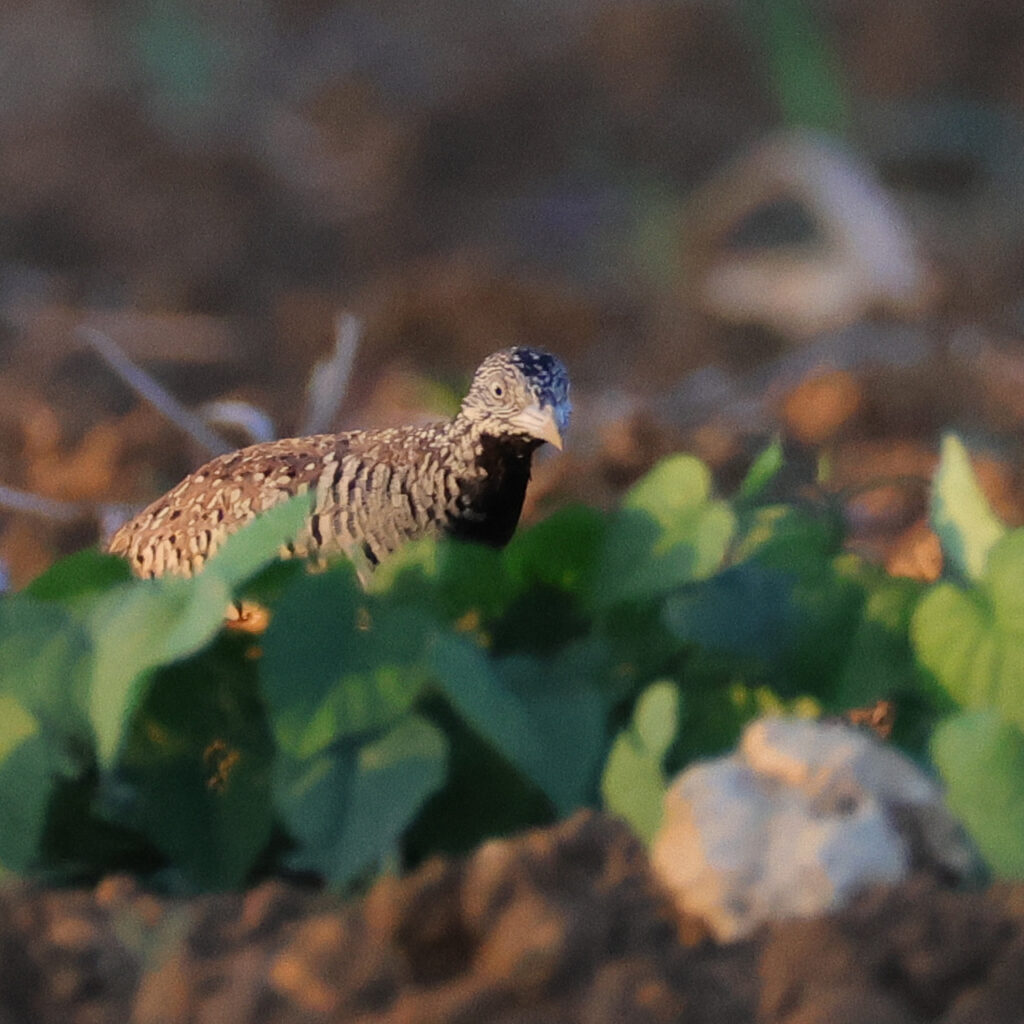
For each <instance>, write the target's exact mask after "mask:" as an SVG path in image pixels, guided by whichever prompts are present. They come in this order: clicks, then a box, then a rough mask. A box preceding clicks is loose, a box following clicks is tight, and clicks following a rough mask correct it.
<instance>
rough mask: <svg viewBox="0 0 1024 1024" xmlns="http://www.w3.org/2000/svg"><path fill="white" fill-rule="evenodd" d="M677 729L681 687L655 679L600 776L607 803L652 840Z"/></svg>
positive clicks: (656, 827)
mask: <svg viewBox="0 0 1024 1024" xmlns="http://www.w3.org/2000/svg"><path fill="white" fill-rule="evenodd" d="M678 728H679V690H678V688H677V687H676V686H675V684H674V683H671V682H668V681H660V682H656V683H652V684H651V685H650V686H649V687H648V688H647V689H646V690H645V691H644V692H643V693H642V694H641V696H640V699H639V700H638V701H637V705H636V708H635V709H634V711H633V720H632V722H631V724H630V725H629V727H628V728H626V729H623V730H622V732H620V733H619V735H618V736H617V737H616V738H615V742H614V743H613V744H612V748H611V751H610V753H609V755H608V760H607V762H606V763H605V768H604V774H603V775H602V778H601V797H602V799H603V800H604V805H605V807H606V808H607V809H608V810H609V811H611V812H612V813H613V814H618V815H619V816H620V817H622V818H624V819H625V820H626V821H628V822H629V824H630V825H631V826H632V828H633V830H634V831H635V832H636V834H637V835H638V836H640V837H641V838H642V839H643V840H644V841H645V842H648V843H650V842H651V841H652V840H653V839H654V836H655V834H656V833H657V831H658V827H659V825H660V824H661V815H662V804H663V802H664V797H665V787H666V785H667V780H666V778H665V773H664V770H663V768H662V763H663V761H664V758H665V754H666V753H667V752H668V749H669V747H671V745H672V743H673V742H674V741H675V737H676V732H677V730H678Z"/></svg>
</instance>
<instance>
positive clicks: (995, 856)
mask: <svg viewBox="0 0 1024 1024" xmlns="http://www.w3.org/2000/svg"><path fill="white" fill-rule="evenodd" d="M932 757H933V759H934V761H935V764H936V765H937V767H938V769H939V771H940V773H941V774H942V778H943V781H944V782H945V784H946V800H947V802H948V803H949V807H950V809H951V810H952V811H953V813H954V814H955V815H956V816H957V817H958V818H960V820H961V821H963V822H964V824H965V825H966V826H967V829H968V831H969V832H970V834H971V837H972V838H973V839H974V841H975V843H976V844H977V846H978V849H979V850H980V851H981V853H982V855H983V856H984V858H985V860H986V861H987V862H988V864H989V865H990V866H991V867H992V869H993V870H994V871H995V872H996V874H998V875H1000V876H1002V877H1004V878H1017V879H1019V878H1024V734H1022V733H1021V731H1020V729H1019V728H1018V727H1017V726H1016V725H1014V724H1012V723H1011V722H1007V721H1004V720H1001V719H1000V717H999V716H998V715H997V714H996V713H995V712H993V711H975V712H969V713H962V714H959V715H955V716H953V717H952V718H949V719H947V720H946V721H944V722H943V723H941V724H940V725H939V726H938V728H937V729H936V730H935V733H934V735H933V737H932Z"/></svg>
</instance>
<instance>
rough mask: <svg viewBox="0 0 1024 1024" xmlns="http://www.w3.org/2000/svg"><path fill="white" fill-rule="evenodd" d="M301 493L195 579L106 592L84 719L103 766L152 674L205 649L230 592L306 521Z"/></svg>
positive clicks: (98, 609)
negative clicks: (87, 707)
mask: <svg viewBox="0 0 1024 1024" xmlns="http://www.w3.org/2000/svg"><path fill="white" fill-rule="evenodd" d="M308 504H309V498H308V496H306V495H299V496H298V497H297V498H292V499H291V500H289V501H286V502H284V503H283V504H281V505H278V506H277V507H275V508H273V509H270V510H269V511H268V512H265V513H264V514H263V515H261V516H258V517H257V518H256V519H254V520H253V521H252V522H250V523H248V524H247V525H246V526H245V527H243V528H242V529H241V530H239V531H238V532H237V533H235V534H233V535H232V536H230V537H228V539H227V540H226V541H225V542H224V544H223V546H222V548H221V549H220V550H219V551H218V552H217V553H216V555H214V556H213V557H212V558H211V559H210V560H209V562H208V563H207V564H206V566H205V568H204V569H203V571H202V572H200V573H199V574H198V575H197V576H196V577H195V578H194V579H183V578H179V577H173V576H164V577H162V578H161V579H157V580H136V581H134V582H133V583H125V584H122V585H121V586H119V587H115V588H114V589H113V590H111V591H109V592H108V593H106V594H104V596H103V597H102V598H101V599H100V600H99V601H98V602H97V603H96V605H95V607H94V608H93V610H92V613H91V616H90V623H91V632H92V640H93V647H94V650H95V659H94V668H93V684H92V693H91V698H90V711H89V716H90V720H91V721H92V726H93V729H94V730H95V733H96V740H97V746H98V753H99V757H100V762H101V763H102V764H103V765H105V766H106V765H110V764H111V763H112V762H113V759H114V758H115V756H116V754H117V750H118V748H119V746H120V743H121V739H122V735H123V732H124V729H125V727H126V725H127V722H128V721H129V719H130V716H131V714H132V713H133V711H134V709H135V707H136V705H137V704H138V702H139V700H140V699H141V698H142V696H143V695H144V693H145V690H146V687H147V686H148V685H149V683H150V681H151V680H152V677H153V672H154V670H155V669H156V668H158V667H159V666H161V665H168V664H171V663H172V662H175V661H177V660H179V659H180V658H184V657H187V656H188V655H190V654H194V653H195V652H196V651H198V650H200V649H201V648H203V647H205V646H206V645H207V644H208V643H209V642H210V641H211V640H212V639H213V637H214V636H216V634H217V632H218V631H219V630H220V628H221V626H222V624H223V622H224V616H225V613H226V612H227V609H228V605H229V603H230V601H231V598H232V596H233V593H234V591H235V590H236V589H237V587H238V586H239V585H240V584H241V583H243V582H244V581H245V580H247V579H249V578H250V577H251V576H253V575H254V574H255V573H256V572H258V571H259V570H260V569H261V568H262V567H264V566H266V565H267V564H269V563H270V562H271V561H273V560H274V559H275V558H277V557H278V554H279V548H280V546H281V544H282V543H283V542H284V541H285V540H286V539H287V538H289V537H294V536H295V535H296V534H297V533H298V530H299V527H300V525H301V523H302V522H303V521H304V518H305V514H306V510H307V508H308Z"/></svg>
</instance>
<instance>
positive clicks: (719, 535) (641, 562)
mask: <svg viewBox="0 0 1024 1024" xmlns="http://www.w3.org/2000/svg"><path fill="white" fill-rule="evenodd" d="M735 528H736V517H735V515H734V513H733V511H732V508H731V507H730V506H729V505H728V504H727V503H726V502H724V501H717V500H715V499H713V498H712V497H711V475H710V472H709V471H708V468H707V467H706V466H705V465H704V464H703V463H702V462H700V461H699V460H698V459H695V458H693V457H692V456H689V455H674V456H670V457H669V458H667V459H664V460H663V461H662V462H660V463H659V464H658V465H657V466H655V467H654V469H652V470H651V471H650V472H649V473H648V474H647V475H646V476H645V477H644V478H643V479H641V480H640V481H639V482H638V483H636V484H635V485H634V486H633V487H632V489H631V490H630V491H629V493H628V494H627V495H626V497H625V498H624V500H623V502H622V505H621V507H620V508H619V509H618V510H616V512H614V513H613V514H612V516H611V519H610V521H609V523H608V528H607V530H606V531H605V534H604V541H603V544H602V546H601V554H600V557H599V558H598V559H597V560H596V572H595V573H594V575H593V577H592V579H591V580H590V581H589V586H590V590H591V594H592V601H593V603H594V604H595V606H597V607H598V608H607V607H610V606H611V605H613V604H615V603H617V602H620V601H638V600H639V601H642V600H647V599H650V598H654V597H660V596H661V595H663V594H666V593H668V592H670V591H671V590H674V589H675V588H676V587H678V586H680V585H681V584H684V583H688V582H690V581H692V580H696V579H702V578H704V577H706V576H709V575H711V573H713V572H714V571H715V570H716V569H717V568H718V567H719V566H720V565H721V564H722V560H723V558H724V557H725V553H726V551H727V549H728V546H729V543H730V541H731V540H732V537H733V534H734V532H735Z"/></svg>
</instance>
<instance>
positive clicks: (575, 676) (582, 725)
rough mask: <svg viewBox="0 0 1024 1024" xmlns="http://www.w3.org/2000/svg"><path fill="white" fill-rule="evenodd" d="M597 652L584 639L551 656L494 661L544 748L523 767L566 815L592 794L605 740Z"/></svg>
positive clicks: (604, 709)
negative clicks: (539, 756) (596, 673)
mask: <svg viewBox="0 0 1024 1024" xmlns="http://www.w3.org/2000/svg"><path fill="white" fill-rule="evenodd" d="M593 655H594V651H593V648H592V645H590V644H587V643H585V642H584V643H577V644H570V645H568V646H566V647H564V648H563V649H562V650H561V651H559V652H558V653H557V654H556V655H555V656H554V657H553V658H550V659H548V658H543V659H542V658H535V657H528V656H523V655H519V656H514V657H510V658H499V659H496V661H495V668H496V669H497V673H498V677H499V678H500V680H501V683H502V685H503V686H504V687H505V688H506V689H507V690H508V691H509V692H510V693H511V694H513V695H514V696H515V698H516V699H517V700H519V701H520V702H521V703H522V706H523V707H524V708H525V710H526V714H527V717H528V718H529V721H530V727H531V729H532V730H533V732H534V734H535V735H536V736H537V737H538V738H539V740H540V745H541V747H542V749H543V751H544V757H543V760H542V761H541V762H539V763H538V764H537V765H536V766H534V767H533V768H532V770H531V766H528V765H524V766H522V767H523V768H524V770H525V771H526V772H527V774H529V775H531V777H534V778H535V779H536V781H537V783H538V785H540V786H541V788H542V789H543V790H544V792H545V793H546V794H547V796H548V797H549V799H550V800H551V802H552V803H553V804H554V806H555V808H556V810H557V811H558V813H559V814H562V815H566V814H569V813H570V812H571V811H573V810H575V809H576V808H577V807H580V806H581V805H583V804H585V803H587V802H588V800H590V799H591V798H592V796H593V788H594V785H595V783H596V781H597V775H598V770H599V767H600V763H601V757H602V754H603V752H604V746H605V743H606V725H605V720H606V713H607V708H606V706H605V702H604V699H603V698H602V696H601V694H600V692H599V690H598V689H597V688H596V687H595V686H594V679H593V673H594V665H593V662H594V657H593Z"/></svg>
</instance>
